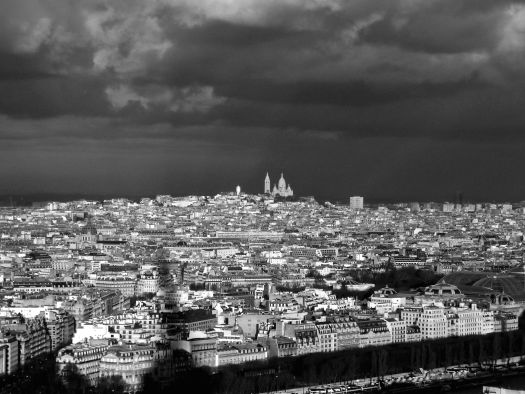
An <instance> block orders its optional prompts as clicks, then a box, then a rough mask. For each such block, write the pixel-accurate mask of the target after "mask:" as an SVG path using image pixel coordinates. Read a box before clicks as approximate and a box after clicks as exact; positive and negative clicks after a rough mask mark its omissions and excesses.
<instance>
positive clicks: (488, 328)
mask: <svg viewBox="0 0 525 394" xmlns="http://www.w3.org/2000/svg"><path fill="white" fill-rule="evenodd" d="M261 186H262V185H261ZM263 190H264V193H261V194H245V193H243V192H242V191H241V187H240V186H237V188H235V191H234V192H230V193H221V194H217V195H215V196H188V197H171V196H168V195H159V196H157V197H156V198H154V199H152V198H143V199H142V200H140V201H130V200H127V199H110V200H104V201H87V200H79V201H72V202H46V203H36V204H34V205H33V206H32V207H26V208H24V207H14V208H13V207H4V208H1V209H0V235H1V236H0V267H1V271H0V285H1V289H0V330H1V334H0V374H2V375H4V377H5V376H15V375H16V374H17V372H18V371H19V370H23V369H24V367H25V366H27V365H31V363H32V362H34V360H38V359H40V358H42V357H47V356H49V355H51V357H53V361H54V363H55V366H54V369H53V371H55V373H56V379H57V381H59V382H60V384H62V385H63V386H64V387H66V388H67V387H71V385H72V384H73V383H72V382H73V381H74V378H73V376H75V377H76V378H77V379H82V385H83V389H84V390H86V389H89V388H90V387H91V388H97V387H98V389H99V391H100V385H101V384H102V383H101V382H106V383H105V384H109V383H108V381H109V382H110V383H111V384H113V385H116V386H118V387H119V389H120V390H122V391H123V392H131V393H136V392H141V390H144V389H145V385H146V384H147V380H148V379H150V378H152V380H153V381H155V382H156V384H158V385H159V387H160V388H161V389H162V387H169V386H170V384H172V382H173V379H174V377H175V376H177V374H180V373H181V372H182V373H186V372H187V373H189V372H188V371H192V370H195V369H199V368H200V369H201V370H206V371H211V373H212V374H213V371H219V370H221V368H223V369H224V368H228V367H231V366H234V365H240V366H242V365H253V364H254V363H255V364H257V365H263V366H264V365H271V363H272V360H279V359H286V360H295V359H299V358H300V357H303V358H304V357H312V356H313V355H315V354H318V353H325V354H327V353H334V354H335V353H338V352H339V353H340V354H345V353H344V352H345V351H352V352H353V353H354V355H355V354H358V353H355V352H358V351H359V350H358V349H363V351H366V349H381V348H384V347H385V346H392V345H396V344H411V343H414V344H416V343H417V344H420V343H425V342H429V343H430V342H432V341H440V340H449V339H452V340H454V338H458V337H468V338H472V337H473V336H479V337H482V336H483V337H487V336H490V335H507V334H512V333H514V332H517V330H518V329H519V317H520V315H521V313H522V312H523V309H524V308H525V270H524V264H523V258H524V257H523V252H524V250H525V249H524V243H523V242H524V237H523V228H524V225H525V205H522V204H510V203H507V204H493V203H487V204H468V203H462V202H456V203H417V202H411V203H400V204H394V205H378V206H373V207H372V206H367V205H366V204H364V202H365V201H364V198H363V197H360V196H353V197H350V198H349V202H348V204H344V205H334V204H331V203H328V202H327V203H324V204H320V203H318V202H316V201H315V199H314V198H312V197H306V198H302V197H294V192H293V191H292V189H291V186H290V185H289V184H287V183H286V180H285V179H284V176H283V175H281V178H280V179H279V181H278V182H277V184H276V185H275V186H273V189H272V187H271V184H270V179H269V176H268V174H267V176H266V179H265V180H264V189H262V187H261V191H263ZM498 338H499V337H498ZM509 343H510V340H509ZM341 352H342V353H341ZM339 353H338V354H339ZM508 356H512V354H510V353H509V354H508ZM470 358H471V359H472V358H474V359H476V360H478V357H477V356H473V355H472V354H471V356H470ZM459 361H460V363H461V362H462V360H459ZM447 362H450V361H445V363H447ZM268 363H270V364H268ZM416 364H417V363H416ZM436 367H437V365H436ZM356 370H357V368H356ZM385 372H386V371H385V370H383V371H381V370H380V369H379V370H376V372H375V375H374V376H375V377H379V376H383V375H384V373H385ZM399 372H411V371H399ZM355 376H356V377H357V375H355ZM370 377H371V376H370ZM26 378H28V376H27V375H26ZM4 379H5V378H4ZM116 379H118V381H116ZM340 380H342V379H340ZM6 382H7V381H6ZM389 383H391V384H394V383H396V382H394V381H393V380H392V381H391V382H389V381H385V380H384V379H383V380H382V385H383V386H388V384H389ZM5 384H7V383H5ZM288 384H290V385H289V386H287V385H288ZM294 386H298V387H301V384H300V383H299V382H298V381H295V382H294V383H285V384H284V386H283V385H281V386H279V385H276V386H274V390H278V389H283V388H286V387H294ZM302 386H303V389H304V386H306V387H308V386H309V385H307V384H306V383H305V382H303V384H302ZM4 387H7V391H5V392H9V390H11V389H13V387H12V386H9V385H7V386H4ZM355 387H358V386H355ZM373 388H374V387H372V389H373ZM252 389H253V388H252ZM361 389H363V388H362V387H361ZM253 390H255V389H253ZM347 390H348V388H347ZM272 391H273V390H272ZM311 392H316V391H314V389H312V391H311ZM317 392H319V391H317Z"/></svg>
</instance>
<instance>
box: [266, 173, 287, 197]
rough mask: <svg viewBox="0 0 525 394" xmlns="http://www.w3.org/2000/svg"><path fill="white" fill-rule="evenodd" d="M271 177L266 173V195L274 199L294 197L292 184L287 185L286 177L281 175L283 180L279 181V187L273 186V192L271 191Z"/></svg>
mask: <svg viewBox="0 0 525 394" xmlns="http://www.w3.org/2000/svg"><path fill="white" fill-rule="evenodd" d="M270 184H271V182H270V176H269V175H268V173H266V178H265V180H264V193H265V194H271V195H272V197H276V196H280V197H293V190H292V187H291V186H290V184H288V185H286V181H285V180H284V176H283V174H282V173H281V179H279V182H278V183H277V185H275V184H274V185H273V190H271V189H270Z"/></svg>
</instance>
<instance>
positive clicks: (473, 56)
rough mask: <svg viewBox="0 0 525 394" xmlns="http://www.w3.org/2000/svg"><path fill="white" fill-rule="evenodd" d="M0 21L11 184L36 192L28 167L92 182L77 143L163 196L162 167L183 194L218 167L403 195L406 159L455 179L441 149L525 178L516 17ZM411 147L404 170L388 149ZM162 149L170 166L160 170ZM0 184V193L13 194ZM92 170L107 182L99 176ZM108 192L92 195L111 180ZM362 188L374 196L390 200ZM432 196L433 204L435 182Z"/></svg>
mask: <svg viewBox="0 0 525 394" xmlns="http://www.w3.org/2000/svg"><path fill="white" fill-rule="evenodd" d="M2 6H3V9H2V11H3V12H2V13H1V14H0V141H1V142H2V143H1V145H0V149H2V150H3V151H4V152H9V155H10V156H9V157H10V158H11V159H12V160H16V157H19V158H21V157H24V160H26V162H24V163H25V164H24V165H23V166H22V165H18V164H16V163H15V164H13V165H14V166H15V167H16V168H15V170H13V171H15V173H16V171H20V173H23V174H25V175H27V177H26V178H27V179H33V178H34V177H31V176H30V175H28V174H30V171H31V168H32V166H33V167H38V173H39V175H40V176H42V177H43V178H45V172H46V171H48V172H53V173H55V174H56V173H60V174H62V175H63V176H64V177H66V175H67V174H65V173H64V171H62V170H60V169H59V168H60V165H62V164H64V165H65V164H67V163H70V162H71V161H74V153H76V154H78V156H79V158H80V159H79V164H76V167H75V171H76V172H77V173H79V174H88V173H89V169H90V165H89V164H88V163H89V157H90V156H89V155H88V154H87V153H86V152H85V151H83V150H82V148H80V147H79V146H78V145H82V146H88V147H89V149H90V153H93V152H98V153H96V154H93V155H92V157H96V158H98V159H99V160H100V163H103V164H101V165H111V163H112V160H111V154H112V152H113V153H114V154H115V155H116V156H118V157H119V160H120V162H119V163H121V164H120V167H119V174H120V175H119V176H122V177H124V175H125V174H126V173H127V172H128V173H129V172H132V171H136V172H137V173H141V174H142V175H143V176H142V177H141V178H140V182H142V183H143V184H144V185H146V184H147V185H150V186H151V188H154V186H153V184H154V182H153V181H151V180H149V178H148V170H147V168H148V167H149V168H151V171H153V172H155V173H157V172H161V173H162V174H163V177H162V178H163V179H162V182H161V183H158V184H156V185H157V186H159V185H160V186H163V187H164V186H166V187H167V188H168V189H169V187H171V186H172V185H174V184H175V183H171V181H170V173H169V171H167V170H164V169H163V168H164V167H166V166H170V165H171V166H173V167H174V168H176V170H174V171H175V173H176V174H175V175H174V177H175V178H176V179H177V182H181V181H183V179H184V176H183V174H182V173H183V172H184V171H183V170H182V169H183V168H188V167H192V168H198V169H199V171H200V170H202V171H205V168H206V164H207V165H208V166H210V165H212V166H214V168H216V169H217V171H218V169H219V168H220V169H221V171H222V172H223V173H224V174H230V175H231V174H235V173H236V172H239V170H238V169H237V168H238V162H239V161H249V160H250V158H253V162H251V163H250V165H249V166H247V167H246V168H250V170H253V171H264V168H265V167H269V168H273V167H272V166H275V168H274V170H275V171H278V168H277V167H281V169H282V168H283V167H286V168H291V169H294V170H295V171H296V173H300V172H301V171H300V168H305V169H308V171H309V172H310V174H312V176H313V177H314V180H312V182H313V183H314V184H315V185H316V187H319V188H321V189H323V190H325V191H326V190H330V188H334V187H335V186H334V185H332V184H330V182H329V176H328V175H327V174H330V173H332V174H338V175H337V176H340V177H344V176H345V171H346V172H348V171H352V170H353V169H354V168H357V167H359V166H360V163H365V164H366V165H368V166H369V168H370V171H369V172H368V173H367V174H368V179H375V180H377V182H381V183H384V184H385V185H386V187H393V186H394V185H399V184H400V183H401V181H402V177H401V176H400V175H399V174H395V173H393V172H392V171H393V170H392V168H391V167H392V166H391V165H390V163H391V162H392V161H396V160H399V158H400V157H401V158H402V160H401V161H402V163H400V164H399V166H398V171H400V172H401V173H406V174H412V175H410V176H412V177H413V178H414V179H417V178H418V177H422V176H424V174H422V170H417V171H415V170H411V169H410V166H411V165H416V166H418V167H420V168H427V169H428V171H427V172H428V174H431V175H432V177H434V178H439V177H440V176H443V174H442V173H441V168H445V169H446V170H447V171H448V170H452V169H453V166H452V164H450V165H449V164H447V162H446V157H447V154H448V153H447V152H452V153H450V155H449V157H450V163H453V164H454V165H455V166H462V165H463V167H464V168H465V171H466V172H465V174H464V175H465V176H466V177H468V176H472V171H473V170H474V169H475V168H476V165H479V166H481V168H484V170H486V171H488V172H489V173H492V172H491V171H492V170H490V169H489V168H488V167H487V165H485V164H486V163H485V164H484V163H483V162H482V161H483V158H482V155H483V154H486V153H487V151H489V150H488V149H487V146H488V145H489V144H490V145H491V146H493V149H494V150H495V151H497V152H500V153H501V154H503V155H507V156H506V157H509V158H511V159H509V160H510V161H509V162H508V163H506V164H505V165H504V166H503V167H502V169H503V168H504V169H505V170H506V171H511V168H513V166H515V167H516V168H518V167H522V163H521V164H520V163H518V161H519V155H517V153H516V148H515V147H516V146H521V145H520V144H522V143H523V141H524V134H523V133H522V132H521V130H522V128H523V124H525V115H523V110H522V108H523V107H524V106H525V93H524V91H523V88H522V87H523V86H524V84H525V69H524V68H523V64H524V63H525V33H524V32H525V6H524V5H523V2H516V1H506V0H505V1H503V0H502V1H492V0H476V1H474V0H472V1H468V0H432V1H424V0H421V1H417V0H388V1H387V0H355V1H348V0H266V1H260V0H201V1H194V0H112V1H102V0H85V1H79V2H73V1H69V0H41V1H38V2H34V1H32V0H6V1H5V2H4V3H2ZM387 141H388V142H387ZM496 142H497V143H496ZM432 143H434V144H435V146H433V147H432V148H431V149H430V148H429V145H431V144H432ZM512 144H515V145H514V146H512ZM374 146H377V147H379V148H378V149H377V150H375V151H374ZM17 147H18V149H17ZM405 147H409V151H410V152H411V153H410V154H409V155H407V156H406V157H404V156H403V155H402V154H401V155H396V154H395V152H391V151H389V148H392V150H396V151H398V152H402V151H403V149H405ZM457 147H461V149H459V148H457ZM59 148H60V149H62V150H63V151H67V152H70V153H68V158H67V160H66V161H64V162H61V161H60V160H58V159H56V157H55V156H54V155H56V150H57V149H59ZM97 149H98V151H97ZM425 149H429V154H428V155H425V154H424V153H421V152H424V150H425ZM461 150H463V152H464V154H461ZM155 151H158V152H162V154H159V155H160V156H161V157H159V158H158V159H157V158H155V155H154V152H155ZM73 152H74V153H73ZM126 152H127V154H126ZM170 152H172V155H170ZM509 152H510V153H509ZM29 153H31V154H29ZM17 155H18V156H17ZM367 155H370V157H373V156H374V155H376V156H377V157H376V159H375V161H374V159H373V158H370V157H369V156H367ZM134 156H136V157H139V158H141V159H142V160H143V163H145V164H144V166H145V169H139V165H138V164H135V163H134V162H133V157H134ZM46 157H47V158H48V159H49V160H50V163H51V164H49V165H46V164H45V161H46ZM51 159H52V160H51ZM148 160H150V162H151V163H153V164H149V163H150V162H148ZM403 160H405V161H403ZM413 160H417V163H416V162H414V161H413ZM219 162H221V163H224V165H223V164H217V163H219ZM488 162H490V163H492V164H495V163H496V160H495V159H494V158H492V159H490V160H489V161H488ZM434 163H436V164H434ZM17 166H18V167H17ZM323 167H326V172H323V171H322V168H323ZM438 167H439V168H438ZM179 168H180V169H179ZM44 169H47V170H44ZM5 171H8V170H4V174H3V175H2V176H1V177H0V179H8V175H7V173H5ZM177 171H179V172H177ZM195 171H196V172H195V176H198V171H197V170H195ZM246 171H247V170H246ZM246 171H245V172H242V171H241V172H242V173H243V174H244V175H243V176H244V177H245V178H244V179H246V177H247V176H248V172H246ZM96 172H97V176H99V177H103V178H104V176H103V172H104V169H103V168H98V169H97V170H96ZM177 174H178V175H177ZM469 174H470V175H469ZM15 175H16V174H15ZM334 176H335V175H334ZM177 177H178V178H177ZM14 178H16V176H10V177H9V179H10V180H11V181H12V180H13V179H14ZM37 178H38V177H37ZM117 178H118V177H117ZM211 178H213V179H215V180H216V179H222V178H221V177H220V176H219V175H218V174H214V175H213V177H211ZM211 178H210V177H208V178H206V179H207V182H212V183H213V182H215V181H214V180H210V179H211ZM390 178H392V179H395V182H397V183H394V181H389V179H390ZM474 178H475V177H474ZM89 179H91V181H93V182H95V179H96V176H93V177H90V178H89ZM105 179H106V181H105V183H104V184H103V185H99V186H97V187H100V188H103V187H107V186H108V185H112V184H113V183H114V184H117V183H118V182H116V181H115V178H114V177H109V176H108V177H105ZM147 179H148V180H147ZM297 179H298V181H299V182H301V181H300V179H301V178H300V176H299V177H298V178H297ZM69 181H70V182H71V183H70V184H72V185H77V183H75V182H76V181H72V180H69ZM353 181H354V182H357V184H359V185H361V186H360V187H362V188H363V189H364V191H369V192H370V193H378V191H379V190H380V189H381V187H380V186H378V185H377V184H374V185H372V183H371V182H372V181H368V183H367V182H361V183H359V180H358V179H354V178H353ZM53 182H59V179H58V178H57V179H54V180H53ZM137 182H138V180H137ZM195 182H197V181H195ZM309 182H310V180H307V179H306V176H305V178H304V182H303V183H305V184H307V183H309ZM446 182H447V181H446V180H445V181H442V182H441V185H442V186H443V187H448V186H447V185H446ZM454 182H457V183H459V182H460V178H457V177H456V178H454ZM423 183H425V182H423ZM425 185H426V186H425V187H426V188H427V190H431V189H432V188H431V187H430V186H431V185H430V181H428V182H426V183H425ZM124 186H126V185H124ZM124 186H123V187H124ZM150 186H148V187H150ZM160 186H159V187H160ZM471 186H472V190H474V189H476V187H475V180H473V181H472V185H471ZM126 187H129V188H130V190H131V189H134V188H135V187H136V186H133V187H131V186H129V185H128V186H126ZM137 187H138V186H137ZM144 187H146V186H144ZM396 187H397V186H396ZM432 190H433V191H435V190H434V189H432ZM476 190H477V189H476ZM347 191H349V190H346V189H345V193H346V192H347ZM312 192H313V191H312ZM398 193H399V191H398Z"/></svg>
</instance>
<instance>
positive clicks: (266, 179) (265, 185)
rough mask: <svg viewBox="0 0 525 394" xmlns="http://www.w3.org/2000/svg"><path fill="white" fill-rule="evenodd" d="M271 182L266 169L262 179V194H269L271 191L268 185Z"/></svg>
mask: <svg viewBox="0 0 525 394" xmlns="http://www.w3.org/2000/svg"><path fill="white" fill-rule="evenodd" d="M270 185H271V183H270V176H269V175H268V171H267V172H266V178H265V179H264V194H270V193H271V190H270V187H271V186H270Z"/></svg>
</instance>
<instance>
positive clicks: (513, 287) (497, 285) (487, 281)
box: [473, 274, 525, 295]
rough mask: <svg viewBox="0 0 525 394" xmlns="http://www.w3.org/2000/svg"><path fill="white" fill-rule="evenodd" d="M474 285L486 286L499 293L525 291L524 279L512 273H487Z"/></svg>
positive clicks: (520, 292)
mask: <svg viewBox="0 0 525 394" xmlns="http://www.w3.org/2000/svg"><path fill="white" fill-rule="evenodd" d="M473 286H480V287H486V288H489V289H492V290H494V291H495V292H498V293H507V294H511V295H513V294H522V293H524V292H525V283H524V282H523V279H520V278H518V277H515V276H512V275H501V274H496V275H487V276H486V277H485V278H482V279H480V280H478V281H476V282H475V283H474V284H473Z"/></svg>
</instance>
